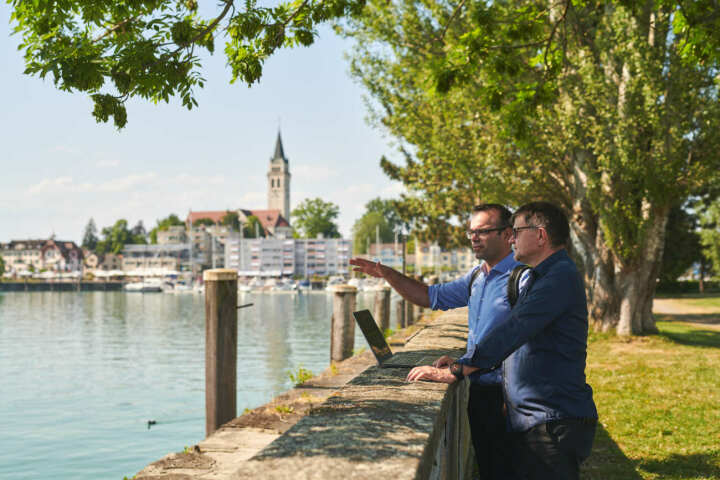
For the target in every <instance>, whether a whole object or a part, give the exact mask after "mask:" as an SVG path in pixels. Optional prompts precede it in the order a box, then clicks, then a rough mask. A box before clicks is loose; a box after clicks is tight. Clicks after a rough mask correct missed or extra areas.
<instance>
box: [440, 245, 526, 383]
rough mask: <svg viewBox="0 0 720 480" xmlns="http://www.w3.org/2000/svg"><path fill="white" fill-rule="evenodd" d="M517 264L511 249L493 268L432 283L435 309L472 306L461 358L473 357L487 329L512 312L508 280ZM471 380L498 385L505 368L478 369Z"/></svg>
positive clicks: (481, 267) (471, 271)
mask: <svg viewBox="0 0 720 480" xmlns="http://www.w3.org/2000/svg"><path fill="white" fill-rule="evenodd" d="M517 265H520V264H519V263H518V262H517V261H516V260H515V259H514V258H513V254H512V253H510V254H509V255H508V256H507V257H505V258H503V259H502V260H501V261H500V262H498V263H497V265H495V266H494V267H492V268H491V269H490V271H487V270H486V268H484V267H485V265H482V266H478V267H475V268H474V269H472V270H470V271H469V272H468V273H467V274H465V275H463V276H462V277H460V278H458V279H457V280H454V281H452V282H448V283H442V284H439V285H430V286H429V288H428V294H429V296H430V308H432V309H433V310H448V309H451V308H459V307H465V306H467V307H468V349H467V352H466V353H465V355H463V356H462V357H461V358H470V357H472V354H473V351H474V349H475V345H476V344H477V343H478V342H479V341H480V339H481V338H483V336H484V335H485V333H487V332H488V331H489V330H490V329H492V328H493V327H494V326H495V325H497V324H499V323H500V322H502V321H504V320H505V319H506V318H507V317H508V316H509V314H510V303H509V302H508V297H507V282H508V277H509V276H510V272H512V269H513V268H515V266H517ZM478 268H479V269H481V270H480V272H479V273H478V275H477V276H476V277H475V280H474V281H473V285H472V289H471V290H470V291H471V294H470V297H468V285H469V283H470V280H471V278H472V275H473V272H474V271H475V270H476V269H478ZM470 381H471V382H473V383H477V384H480V385H497V384H499V383H501V381H502V379H501V371H500V369H495V370H493V371H491V372H487V373H474V374H472V375H470Z"/></svg>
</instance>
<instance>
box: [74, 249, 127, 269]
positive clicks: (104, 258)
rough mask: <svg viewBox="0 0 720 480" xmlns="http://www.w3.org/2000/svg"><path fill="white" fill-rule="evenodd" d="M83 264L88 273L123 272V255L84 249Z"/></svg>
mask: <svg viewBox="0 0 720 480" xmlns="http://www.w3.org/2000/svg"><path fill="white" fill-rule="evenodd" d="M83 263H84V265H85V270H86V271H90V272H93V271H98V270H99V271H104V272H108V271H110V270H122V255H120V254H114V253H105V254H100V253H95V252H93V251H91V250H88V249H87V248H83Z"/></svg>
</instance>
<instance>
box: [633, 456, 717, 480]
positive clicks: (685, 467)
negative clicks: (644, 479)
mask: <svg viewBox="0 0 720 480" xmlns="http://www.w3.org/2000/svg"><path fill="white" fill-rule="evenodd" d="M719 464H720V459H719V458H718V455H710V454H705V453H693V454H688V455H679V454H677V453H673V454H672V455H670V456H669V457H667V458H664V459H662V460H643V461H640V463H639V467H640V468H642V469H643V470H645V471H647V472H650V473H655V474H657V475H659V478H682V479H693V478H698V479H699V478H719V477H720V465H719Z"/></svg>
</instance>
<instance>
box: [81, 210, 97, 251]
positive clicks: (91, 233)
mask: <svg viewBox="0 0 720 480" xmlns="http://www.w3.org/2000/svg"><path fill="white" fill-rule="evenodd" d="M97 242H98V237H97V227H96V226H95V220H93V219H92V218H91V219H90V220H88V223H87V225H86V226H85V233H83V240H82V247H83V248H87V249H88V250H95V246H96V245H97Z"/></svg>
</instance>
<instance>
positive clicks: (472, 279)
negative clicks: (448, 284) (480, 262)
mask: <svg viewBox="0 0 720 480" xmlns="http://www.w3.org/2000/svg"><path fill="white" fill-rule="evenodd" d="M480 270H482V266H480V267H477V268H476V269H475V270H473V272H472V274H471V275H470V283H468V302H469V301H470V295H472V286H473V283H475V279H476V278H477V276H478V275H480Z"/></svg>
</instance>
